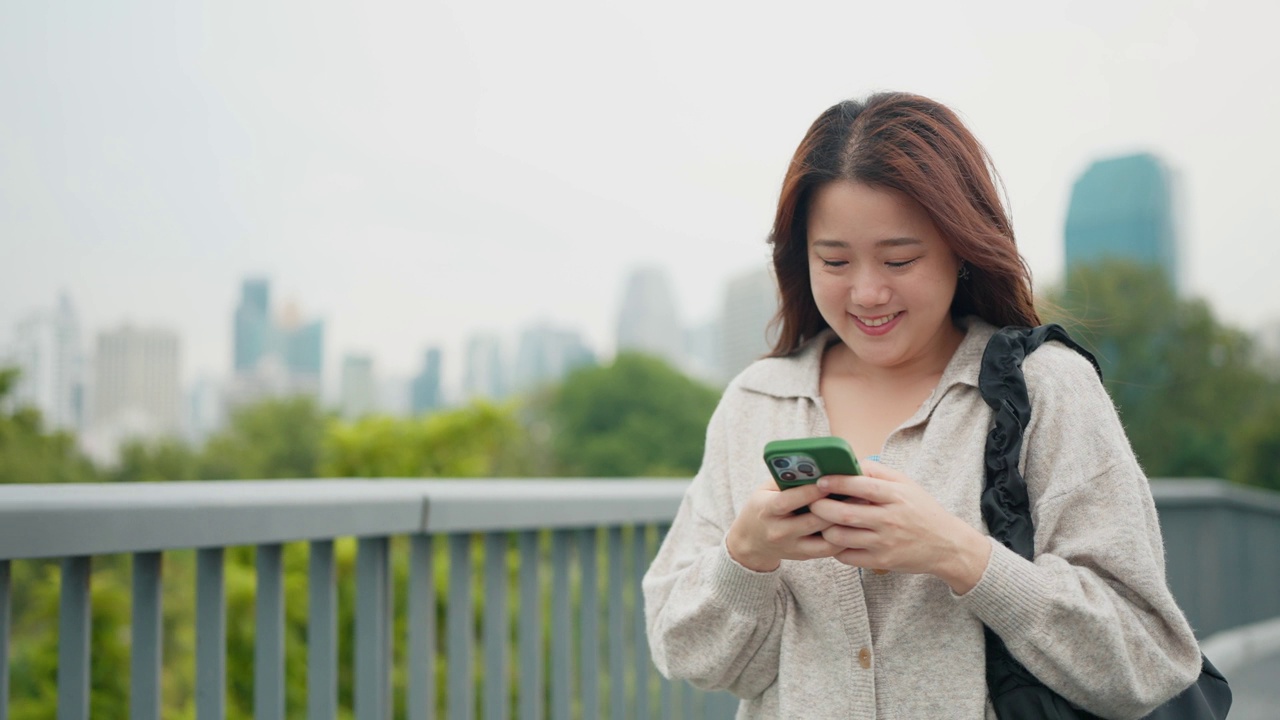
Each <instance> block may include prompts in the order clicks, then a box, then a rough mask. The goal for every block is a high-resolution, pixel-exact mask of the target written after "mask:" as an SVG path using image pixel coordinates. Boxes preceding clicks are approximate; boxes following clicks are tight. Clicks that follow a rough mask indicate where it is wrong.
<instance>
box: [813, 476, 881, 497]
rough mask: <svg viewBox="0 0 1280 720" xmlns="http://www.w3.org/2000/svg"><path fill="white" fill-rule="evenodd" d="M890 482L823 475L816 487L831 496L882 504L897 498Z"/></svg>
mask: <svg viewBox="0 0 1280 720" xmlns="http://www.w3.org/2000/svg"><path fill="white" fill-rule="evenodd" d="M894 484H895V483H893V482H892V481H890V480H882V479H880V478H875V477H868V476H866V475H825V476H823V477H821V478H819V479H818V482H817V485H818V487H819V488H820V489H822V490H823V491H824V492H825V493H827V494H831V495H848V496H850V497H855V498H862V499H863V500H867V501H869V502H873V503H878V504H884V503H887V502H890V501H892V500H895V499H896V498H897V491H896V488H894Z"/></svg>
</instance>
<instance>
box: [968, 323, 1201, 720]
mask: <svg viewBox="0 0 1280 720" xmlns="http://www.w3.org/2000/svg"><path fill="white" fill-rule="evenodd" d="M1025 373H1026V378H1027V384H1028V388H1029V389H1030V394H1031V406H1032V417H1031V422H1030V424H1029V426H1028V427H1027V430H1026V433H1025V436H1024V437H1025V446H1024V453H1023V455H1024V457H1023V468H1024V471H1025V472H1024V474H1025V476H1026V478H1027V485H1028V492H1029V495H1030V499H1031V503H1032V517H1033V520H1034V522H1035V528H1036V529H1035V560H1034V562H1028V561H1027V560H1025V559H1023V558H1022V557H1020V556H1019V555H1017V554H1016V553H1014V552H1012V551H1010V550H1008V549H1007V548H1005V547H1004V546H1003V545H1000V544H999V543H997V542H995V541H992V545H993V547H992V554H991V560H990V562H989V563H988V566H987V570H986V572H985V573H984V575H983V577H982V579H981V580H980V581H979V583H978V585H977V586H976V587H974V588H973V589H972V590H971V591H970V592H969V593H967V594H965V595H964V596H961V597H960V598H959V600H960V602H961V603H962V604H964V605H965V606H967V607H968V608H969V609H970V610H971V611H972V612H973V613H974V614H975V615H977V616H978V617H979V618H980V619H981V620H982V621H983V622H984V623H986V624H987V625H988V626H989V627H991V628H992V629H993V630H994V631H995V632H996V633H997V634H999V635H1000V637H1001V638H1003V639H1004V641H1005V644H1006V645H1007V646H1008V648H1009V651H1010V652H1011V653H1012V654H1013V655H1014V657H1016V658H1017V659H1018V660H1020V661H1021V662H1022V663H1023V665H1025V666H1026V667H1027V669H1028V670H1030V671H1031V672H1032V673H1034V674H1035V675H1036V677H1038V678H1039V679H1040V680H1041V681H1042V682H1044V683H1045V684H1046V685H1048V686H1049V687H1050V688H1052V689H1053V690H1055V691H1057V692H1058V693H1059V694H1061V695H1062V696H1063V697H1065V698H1066V699H1068V700H1070V701H1071V702H1073V703H1075V704H1077V705H1079V706H1081V707H1083V708H1085V709H1086V710H1089V711H1090V712H1094V713H1096V714H1099V715H1102V716H1103V717H1117V718H1138V717H1142V716H1144V715H1146V714H1147V713H1149V712H1150V711H1151V710H1153V709H1154V708H1155V707H1157V706H1159V705H1160V704H1161V703H1163V702H1164V701H1165V700H1168V699H1169V698H1170V697H1172V696H1173V695H1175V694H1177V693H1178V692H1180V691H1181V690H1183V689H1184V688H1186V687H1187V686H1188V685H1190V684H1191V683H1192V682H1193V681H1194V680H1195V678H1196V676H1197V675H1198V673H1199V669H1200V653H1199V646H1198V644H1197V642H1196V639H1195V636H1194V634H1193V633H1192V631H1191V627H1190V625H1189V624H1188V623H1187V620H1186V618H1185V617H1184V616H1183V614H1182V611H1181V610H1180V609H1179V608H1178V606H1177V603H1176V602H1175V601H1174V599H1173V596H1172V594H1171V593H1170V591H1169V588H1168V584H1167V581H1166V578H1165V568H1164V544H1163V540H1162V539H1161V536H1160V525H1159V522H1158V519H1157V516H1156V509H1155V502H1154V500H1153V499H1152V496H1151V489H1150V486H1149V484H1148V481H1147V478H1146V476H1145V474H1144V473H1143V472H1142V469H1141V468H1140V467H1139V465H1138V462H1137V459H1136V458H1135V457H1134V455H1133V451H1132V449H1131V448H1130V446H1129V441H1128V439H1127V438H1126V436H1125V433H1124V428H1123V427H1122V425H1121V424H1120V419H1119V416H1118V415H1117V413H1116V410H1115V406H1114V405H1113V404H1112V402H1111V399H1110V397H1109V396H1108V395H1107V393H1106V390H1105V389H1104V388H1103V386H1102V384H1101V382H1100V381H1099V380H1098V378H1097V375H1096V374H1095V373H1094V370H1093V368H1092V367H1091V366H1090V365H1089V364H1088V363H1087V362H1086V361H1085V360H1083V359H1081V358H1080V357H1079V356H1077V355H1075V354H1074V353H1073V352H1071V351H1069V350H1066V349H1064V348H1062V347H1061V346H1058V345H1056V344H1046V345H1045V346H1044V347H1043V348H1041V349H1040V350H1039V351H1037V352H1035V353H1033V354H1032V355H1031V356H1030V357H1029V358H1028V359H1027V361H1026V367H1025Z"/></svg>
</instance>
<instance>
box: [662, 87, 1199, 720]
mask: <svg viewBox="0 0 1280 720" xmlns="http://www.w3.org/2000/svg"><path fill="white" fill-rule="evenodd" d="M771 243H772V245H773V263H774V268H775V271H776V274H777V279H778V286H779V290H780V294H781V309H780V311H779V317H778V321H779V322H780V333H779V339H778V342H777V345H776V346H775V347H774V349H773V352H772V353H771V355H770V356H769V357H767V358H765V359H763V360H760V361H758V362H756V363H755V364H753V365H752V366H751V367H749V368H747V369H746V370H745V371H743V372H742V374H740V375H739V376H738V377H737V378H736V379H735V380H734V381H733V382H732V383H730V385H729V387H728V389H726V391H725V393H724V396H723V398H722V399H721V401H720V405H719V407H718V408H717V409H716V412H715V414H714V415H713V417H712V419H711V422H710V425H709V427H708V430H707V442H706V453H705V456H704V459H703V464H702V468H701V470H700V471H699V472H698V475H697V477H696V478H695V479H694V481H693V483H692V484H691V485H690V487H689V491H688V493H687V495H686V497H685V499H684V502H683V503H682V505H681V507H680V510H679V513H678V514H677V516H676V519H675V522H674V524H673V525H672V528H671V531H670V533H669V534H668V535H667V537H666V540H665V541H664V542H663V544H662V548H661V549H660V551H659V553H658V556H657V558H656V559H655V560H654V562H653V565H652V566H651V567H650V569H649V572H648V574H647V575H646V577H645V581H644V590H645V598H646V608H645V609H646V616H647V620H648V633H649V642H650V646H651V648H652V651H653V656H654V660H655V662H656V663H657V665H658V668H659V669H660V670H661V671H662V672H663V674H665V675H667V676H668V677H673V678H686V679H688V680H690V681H691V682H692V683H693V684H695V685H697V686H699V687H703V688H708V689H712V688H714V689H720V688H723V689H728V690H730V691H731V692H733V693H734V694H735V695H738V696H739V697H741V698H742V699H743V702H742V703H741V705H740V709H739V713H738V715H739V717H751V718H756V717H769V718H772V717H779V718H784V717H785V718H906V719H915V718H922V719H923V718H958V719H961V720H964V719H969V718H972V719H974V720H977V719H979V718H983V717H994V715H993V714H992V713H991V711H990V706H989V703H988V701H987V687H986V678H985V668H984V643H983V625H984V624H986V625H988V626H990V627H991V629H992V630H994V631H995V632H996V633H997V634H999V635H1000V637H1001V638H1002V639H1003V640H1004V641H1005V644H1006V645H1007V646H1008V647H1009V649H1010V651H1011V652H1012V654H1013V655H1014V656H1015V657H1016V658H1017V659H1018V660H1020V661H1021V662H1022V663H1023V664H1024V665H1025V666H1026V667H1027V668H1028V669H1029V670H1030V671H1031V672H1033V673H1034V674H1035V675H1036V676H1037V677H1038V678H1040V680H1041V681H1043V682H1044V683H1045V684H1046V685H1048V686H1049V687H1050V688H1052V689H1054V690H1055V691H1057V692H1058V693H1060V694H1061V695H1062V696H1064V697H1065V698H1066V699H1068V700H1070V701H1071V702H1073V703H1075V704H1077V705H1079V706H1081V707H1083V708H1085V709H1086V710H1089V711H1091V712H1094V713H1096V714H1099V715H1102V716H1104V717H1117V718H1134V717H1141V716H1142V715H1144V714H1145V713H1147V712H1149V711H1150V710H1151V709H1153V708H1154V707H1156V706H1158V705H1159V704H1161V703H1162V702H1164V701H1165V700H1167V699H1168V698H1170V697H1172V696H1173V695H1175V694H1176V693H1178V692H1179V691H1181V690H1182V689H1183V688H1185V687H1187V686H1188V685H1190V684H1191V683H1192V681H1193V680H1194V679H1195V678H1196V677H1197V675H1198V673H1199V669H1200V656H1199V648H1198V646H1197V643H1196V640H1195V637H1194V636H1193V634H1192V631H1191V628H1190V627H1189V626H1188V624H1187V621H1186V619H1185V618H1184V617H1183V615H1182V613H1181V612H1180V610H1179V609H1178V607H1177V605H1176V604H1175V602H1174V600H1173V597H1172V596H1171V594H1170V593H1169V590H1168V586H1167V584H1166V581H1165V575H1164V554H1163V544H1162V540H1161V537H1160V529H1159V525H1158V523H1157V520H1156V512H1155V505H1154V502H1153V501H1152V498H1151V492H1150V489H1149V487H1148V484H1147V479H1146V477H1145V476H1144V475H1143V472H1142V469H1141V468H1140V467H1139V466H1138V463H1137V461H1136V459H1135V458H1134V455H1133V452H1132V450H1131V449H1130V447H1129V444H1128V440H1127V439H1126V437H1125V435H1124V430H1123V428H1122V426H1121V424H1120V421H1119V418H1118V417H1117V415H1116V411H1115V408H1114V406H1113V405H1112V403H1111V401H1110V399H1109V397H1108V396H1107V394H1106V392H1105V390H1104V389H1103V387H1102V385H1101V383H1100V382H1099V381H1098V378H1097V376H1096V374H1095V372H1094V370H1093V368H1092V366H1091V365H1090V364H1089V363H1088V361H1086V360H1084V359H1082V358H1081V357H1080V356H1079V355H1077V354H1075V353H1074V352H1073V351H1071V350H1068V349H1066V348H1064V347H1062V346H1060V345H1057V344H1047V345H1045V346H1044V347H1042V348H1041V349H1040V350H1038V351H1036V352H1035V353H1033V354H1032V355H1030V356H1029V357H1028V358H1027V360H1026V363H1025V365H1024V372H1025V376H1026V381H1027V385H1028V387H1029V390H1030V397H1031V405H1032V408H1033V416H1032V421H1031V424H1030V425H1029V426H1028V427H1027V429H1026V433H1025V443H1024V446H1023V451H1022V458H1021V467H1022V469H1023V473H1024V475H1025V476H1026V478H1027V483H1028V490H1029V494H1030V498H1031V504H1032V512H1033V516H1034V519H1035V526H1036V533H1035V547H1036V552H1037V556H1036V559H1035V562H1034V563H1033V562H1029V561H1027V560H1025V559H1023V558H1022V557H1020V556H1018V555H1017V554H1015V553H1013V552H1012V551H1010V550H1008V549H1007V548H1005V547H1004V546H1003V545H1001V544H999V543H997V542H994V541H993V540H992V539H991V538H990V537H989V536H987V534H986V533H985V529H984V524H983V522H982V516H981V511H980V508H979V498H980V496H981V492H982V487H983V451H984V447H985V440H986V433H987V430H988V427H989V424H990V419H991V412H990V410H989V408H988V407H987V406H986V405H985V404H984V402H983V400H982V398H981V396H980V394H979V391H978V387H977V380H978V368H979V362H980V360H981V357H982V352H983V350H984V348H985V345H986V341H987V339H988V338H989V337H990V336H991V334H992V333H993V332H994V330H995V328H997V327H1000V326H1004V325H1028V326H1034V325H1038V324H1039V318H1038V316H1037V314H1036V310H1035V307H1034V305H1033V302H1032V294H1031V280H1030V274H1029V271H1028V270H1027V267H1026V264H1025V262H1024V261H1023V260H1022V258H1021V256H1020V255H1019V254H1018V251H1017V248H1016V246H1015V243H1014V237H1013V230H1012V227H1011V225H1010V223H1009V220H1008V217H1007V215H1006V213H1005V210H1004V207H1003V206H1002V204H1001V201H1000V198H999V197H998V195H997V193H996V189H995V184H994V182H993V179H992V172H991V170H990V162H989V159H988V157H987V154H986V152H985V151H984V150H983V148H982V147H981V145H979V144H978V142H977V141H976V139H975V138H974V137H973V136H972V135H971V134H970V133H969V131H968V130H967V129H966V128H965V127H964V126H963V125H962V124H961V123H960V121H959V120H958V118H957V117H956V116H955V114H954V113H953V112H951V111H950V110H949V109H947V108H946V107H943V106H941V105H939V104H937V103H935V102H933V101H931V100H928V99H926V98H922V97H919V96H914V95H907V94H881V95H875V96H872V97H871V98H869V99H868V100H867V101H865V102H852V101H849V102H843V103H840V104H838V105H836V106H834V107H832V108H830V109H829V110H827V111H826V112H825V113H823V114H822V116H821V117H819V118H818V120H817V121H816V122H815V123H814V124H813V126H812V127H811V128H810V129H809V132H808V134H807V135H806V136H805V138H804V140H803V141H802V142H801V143H800V147H799V149H798V150H797V151H796V154H795V157H794V158H793V160H792V162H791V165H790V168H789V169H788V171H787V174H786V179H785V180H784V182H783V188H782V196H781V200H780V202H779V204H778V211H777V215H776V218H775V222H774V227H773V234H772V237H771ZM823 435H836V436H839V437H843V438H844V439H846V440H847V441H848V442H849V444H850V445H851V446H852V447H853V449H854V451H855V454H856V455H857V456H858V457H859V458H860V459H862V460H863V462H862V468H863V472H864V473H865V475H864V476H858V477H851V476H828V477H827V478H824V479H823V480H821V481H820V482H819V483H817V484H816V485H809V486H802V487H797V488H793V489H789V490H787V491H785V492H781V491H779V490H778V488H777V486H776V485H775V484H774V483H773V482H772V480H771V479H770V476H769V473H768V470H767V468H766V467H765V465H764V463H763V461H762V459H761V451H762V449H763V447H764V445H765V443H767V442H769V441H770V440H778V439H787V438H800V437H811V436H823ZM829 494H831V495H837V494H838V495H845V496H850V497H851V498H854V500H850V501H840V500H836V499H832V498H829V497H827V495H829ZM805 507H808V508H809V509H810V510H811V512H807V513H797V512H796V511H797V510H799V509H802V508H805ZM864 570H873V571H871V572H863V571H864Z"/></svg>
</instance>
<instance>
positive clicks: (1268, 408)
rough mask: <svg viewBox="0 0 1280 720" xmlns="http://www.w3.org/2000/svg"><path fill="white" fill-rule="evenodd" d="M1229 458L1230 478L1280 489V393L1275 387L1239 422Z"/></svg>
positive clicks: (1271, 488)
mask: <svg viewBox="0 0 1280 720" xmlns="http://www.w3.org/2000/svg"><path fill="white" fill-rule="evenodd" d="M1232 459H1233V461H1232V463H1231V473H1230V478H1231V479H1232V480H1234V481H1236V482H1239V483H1242V484H1246V485H1257V486H1259V487H1263V488H1267V489H1269V490H1280V392H1276V391H1275V389H1274V388H1273V389H1272V392H1270V393H1269V394H1268V397H1267V398H1266V400H1265V401H1264V402H1262V403H1261V404H1260V405H1259V407H1258V408H1257V410H1256V411H1255V412H1254V413H1253V414H1251V415H1250V416H1248V417H1246V418H1244V420H1243V421H1242V422H1241V423H1240V427H1239V429H1238V430H1237V432H1236V434H1235V438H1234V442H1233V443H1232Z"/></svg>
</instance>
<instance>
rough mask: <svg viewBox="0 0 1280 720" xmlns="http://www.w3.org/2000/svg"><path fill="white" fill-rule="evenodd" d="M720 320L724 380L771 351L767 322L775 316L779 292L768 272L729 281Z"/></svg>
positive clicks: (772, 337)
mask: <svg viewBox="0 0 1280 720" xmlns="http://www.w3.org/2000/svg"><path fill="white" fill-rule="evenodd" d="M723 307H724V310H723V314H722V316H721V317H722V320H721V333H722V335H721V350H720V362H721V374H722V376H723V378H724V379H725V380H730V379H732V378H733V377H734V376H735V375H737V374H738V373H740V372H742V371H743V370H745V369H746V367H747V366H748V365H750V364H751V363H753V362H755V361H756V360H758V359H760V358H761V357H762V356H764V355H765V354H766V353H768V352H769V350H770V349H771V348H772V347H773V342H774V340H776V339H777V338H776V335H775V334H774V333H770V332H768V330H769V322H770V321H771V320H772V319H773V316H774V315H775V314H776V313H777V312H778V288H777V283H775V282H774V279H773V274H772V273H771V272H770V271H769V268H767V267H762V268H760V269H759V270H752V271H750V272H746V273H742V274H741V275H737V276H735V277H733V278H731V279H730V280H729V285H728V287H727V288H726V289H725V295H724V306H723Z"/></svg>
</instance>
